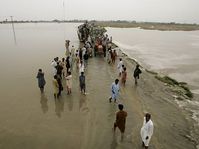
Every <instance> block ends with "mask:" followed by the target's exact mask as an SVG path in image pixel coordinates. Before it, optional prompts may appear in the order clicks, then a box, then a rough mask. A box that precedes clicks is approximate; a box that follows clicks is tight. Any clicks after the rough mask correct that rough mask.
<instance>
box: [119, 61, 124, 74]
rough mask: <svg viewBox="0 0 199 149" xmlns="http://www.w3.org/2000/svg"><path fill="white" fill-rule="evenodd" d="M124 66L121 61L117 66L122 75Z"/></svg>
mask: <svg viewBox="0 0 199 149" xmlns="http://www.w3.org/2000/svg"><path fill="white" fill-rule="evenodd" d="M122 65H124V63H123V61H120V62H119V63H118V65H117V69H118V70H119V72H120V73H122V71H123V68H122Z"/></svg>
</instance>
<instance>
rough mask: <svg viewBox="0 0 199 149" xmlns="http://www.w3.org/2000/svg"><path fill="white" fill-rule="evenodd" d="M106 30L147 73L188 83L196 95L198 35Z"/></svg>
mask: <svg viewBox="0 0 199 149" xmlns="http://www.w3.org/2000/svg"><path fill="white" fill-rule="evenodd" d="M107 29H108V33H109V34H110V35H112V36H113V40H114V41H115V42H116V43H117V44H118V45H119V46H120V47H121V48H122V49H123V50H124V51H125V52H126V53H128V55H129V56H131V57H133V58H136V59H137V60H138V61H139V62H140V63H142V65H144V66H145V67H147V68H148V69H151V70H155V71H158V72H162V73H164V74H168V75H169V76H171V77H174V78H175V79H177V80H179V81H184V82H188V83H189V85H190V86H191V87H192V89H193V92H195V93H199V92H197V91H198V90H199V50H198V49H199V31H190V32H186V31H155V30H141V29H121V28H120V29H119V28H118V29H117V28H107Z"/></svg>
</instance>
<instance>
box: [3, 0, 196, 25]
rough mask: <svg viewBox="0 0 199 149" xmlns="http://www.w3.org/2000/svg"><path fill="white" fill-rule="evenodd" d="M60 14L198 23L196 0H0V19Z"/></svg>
mask: <svg viewBox="0 0 199 149" xmlns="http://www.w3.org/2000/svg"><path fill="white" fill-rule="evenodd" d="M63 2H64V4H65V7H63ZM64 8H65V13H64ZM64 14H65V18H66V20H67V19H88V20H91V19H95V20H136V21H158V22H180V23H199V0H0V20H4V19H6V18H8V17H9V16H11V15H12V16H14V18H15V19H18V20H20V19H23V20H31V19H32V20H52V19H64Z"/></svg>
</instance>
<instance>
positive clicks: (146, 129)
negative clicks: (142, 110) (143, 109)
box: [141, 113, 153, 149]
mask: <svg viewBox="0 0 199 149" xmlns="http://www.w3.org/2000/svg"><path fill="white" fill-rule="evenodd" d="M152 135H153V122H152V121H151V115H150V114H149V113H146V115H145V117H144V122H143V126H142V128H141V138H142V145H143V147H145V149H148V146H149V142H150V140H151V137H152Z"/></svg>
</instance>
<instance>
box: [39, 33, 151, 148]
mask: <svg viewBox="0 0 199 149" xmlns="http://www.w3.org/2000/svg"><path fill="white" fill-rule="evenodd" d="M97 40H98V41H97V42H99V43H100V42H101V46H102V47H100V48H102V49H103V53H104V54H103V56H104V57H106V60H107V62H108V64H110V65H113V66H114V65H115V62H116V58H117V57H118V54H117V52H116V50H115V49H112V46H111V41H112V38H111V39H109V38H108V36H107V35H106V36H104V37H102V38H100V39H97ZM93 45H95V43H93V44H91V43H90V42H89V41H85V43H84V46H83V47H82V48H79V49H75V47H74V46H72V48H70V40H66V41H65V48H66V51H65V58H62V59H61V60H59V57H56V58H54V59H53V61H52V63H51V67H52V74H53V78H52V85H53V90H54V93H53V94H54V98H55V99H59V98H60V96H61V94H62V91H64V86H63V84H62V82H63V80H65V84H66V87H65V88H66V89H65V91H66V93H67V94H68V95H71V94H72V84H73V83H72V82H73V81H72V80H73V75H72V73H73V66H74V67H75V68H76V70H78V74H79V77H78V78H79V88H80V92H81V93H82V94H84V95H86V76H85V69H87V67H89V65H88V60H89V58H90V57H92V55H93V54H94V53H93V52H92V49H93V48H95V46H93ZM98 47H99V46H98ZM74 64H75V65H74ZM117 69H118V78H117V79H115V80H114V82H113V83H112V84H111V97H110V98H109V102H110V103H111V102H112V101H114V103H117V101H118V100H119V91H120V84H121V85H122V86H123V87H125V85H126V81H127V67H126V66H125V64H124V62H123V60H122V58H119V62H118V64H117ZM132 72H133V77H134V80H135V85H137V84H138V79H139V75H140V74H141V73H142V71H141V69H140V68H139V65H138V64H137V65H136V68H135V70H132ZM36 77H37V79H38V86H39V88H40V91H41V93H43V92H44V86H45V84H46V81H45V78H44V73H43V71H42V69H39V70H38V73H37V76H36ZM118 108H119V111H118V112H117V113H116V120H115V122H114V125H113V130H114V132H115V131H116V128H118V129H119V130H120V132H121V140H123V139H124V132H125V124H126V117H127V112H126V111H124V105H123V104H118ZM152 135H153V122H152V120H151V115H150V114H149V113H147V114H146V115H145V117H144V122H143V126H142V128H141V140H142V145H143V147H144V148H145V149H147V148H148V146H149V142H150V139H151V137H152Z"/></svg>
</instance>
